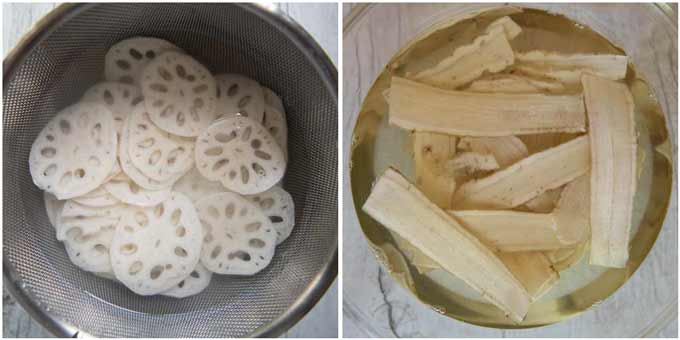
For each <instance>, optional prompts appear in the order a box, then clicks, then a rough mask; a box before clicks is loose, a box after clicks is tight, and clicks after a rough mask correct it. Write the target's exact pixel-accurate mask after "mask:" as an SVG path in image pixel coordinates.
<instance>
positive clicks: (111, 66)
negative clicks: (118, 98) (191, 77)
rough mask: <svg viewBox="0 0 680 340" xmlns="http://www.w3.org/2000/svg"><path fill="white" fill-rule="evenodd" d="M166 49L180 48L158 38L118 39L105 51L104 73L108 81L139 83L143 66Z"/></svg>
mask: <svg viewBox="0 0 680 340" xmlns="http://www.w3.org/2000/svg"><path fill="white" fill-rule="evenodd" d="M166 51H179V52H181V51H182V50H181V49H180V48H179V47H177V46H175V45H173V44H172V43H170V42H168V41H165V40H162V39H158V38H148V37H134V38H130V39H125V40H122V41H119V42H118V43H116V44H115V45H113V46H111V48H110V49H109V51H108V52H106V56H105V57H104V75H105V77H106V79H107V80H109V81H119V82H122V83H127V84H139V78H140V77H141V73H142V71H143V70H144V67H145V66H146V65H147V64H148V63H149V62H150V61H151V60H154V59H156V57H157V56H159V55H160V54H162V53H164V52H166Z"/></svg>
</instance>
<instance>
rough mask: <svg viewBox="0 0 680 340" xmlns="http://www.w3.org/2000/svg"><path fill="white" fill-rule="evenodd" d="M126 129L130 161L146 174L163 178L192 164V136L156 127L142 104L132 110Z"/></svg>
mask: <svg viewBox="0 0 680 340" xmlns="http://www.w3.org/2000/svg"><path fill="white" fill-rule="evenodd" d="M127 129H129V131H128V135H127V136H128V140H127V146H128V149H127V152H128V156H130V161H132V164H133V165H134V166H135V167H136V168H137V169H139V171H141V172H142V173H143V174H144V175H146V176H147V177H149V178H152V179H155V180H157V181H161V182H162V181H167V180H169V179H171V178H173V177H175V178H176V177H177V174H184V173H186V172H187V171H189V169H191V167H193V165H194V140H193V139H190V138H186V137H180V136H175V135H173V134H171V133H168V132H165V131H163V130H161V129H159V128H157V127H156V125H154V123H152V122H151V119H150V118H149V114H148V111H147V109H146V108H145V106H143V105H138V106H137V107H136V108H135V110H134V111H132V113H131V114H130V118H129V122H128V125H127ZM122 151H125V150H122Z"/></svg>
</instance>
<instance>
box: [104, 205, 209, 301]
mask: <svg viewBox="0 0 680 340" xmlns="http://www.w3.org/2000/svg"><path fill="white" fill-rule="evenodd" d="M130 207H131V208H130V209H129V210H128V212H127V213H126V214H124V215H123V216H122V217H121V219H120V222H119V223H118V226H117V227H116V233H115V235H114V237H113V242H112V243H111V265H112V266H113V271H114V273H115V274H116V278H118V280H120V281H121V282H122V283H123V284H125V286H127V287H128V288H130V289H131V290H132V291H133V292H135V293H137V294H140V295H152V294H158V293H161V292H164V291H166V290H168V289H170V288H172V287H174V286H176V285H177V284H179V283H180V282H181V281H182V280H184V279H185V278H186V277H187V276H188V275H189V274H190V273H191V272H192V271H193V270H194V268H196V264H197V263H198V259H199V256H200V251H201V244H202V240H203V229H202V226H201V222H200V221H199V219H198V216H197V214H196V210H195V209H194V206H193V204H192V203H191V201H189V199H188V198H187V197H186V196H184V195H182V194H180V193H177V192H172V193H171V194H170V197H169V198H168V199H167V200H165V201H163V202H162V203H160V204H158V205H156V206H155V207H146V208H141V207H132V206H130Z"/></svg>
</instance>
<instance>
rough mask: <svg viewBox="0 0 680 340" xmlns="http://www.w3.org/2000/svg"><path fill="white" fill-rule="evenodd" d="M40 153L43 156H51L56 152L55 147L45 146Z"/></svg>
mask: <svg viewBox="0 0 680 340" xmlns="http://www.w3.org/2000/svg"><path fill="white" fill-rule="evenodd" d="M40 154H41V155H42V156H43V157H45V158H52V157H54V155H56V154H57V149H55V148H53V147H46V148H43V149H42V150H40Z"/></svg>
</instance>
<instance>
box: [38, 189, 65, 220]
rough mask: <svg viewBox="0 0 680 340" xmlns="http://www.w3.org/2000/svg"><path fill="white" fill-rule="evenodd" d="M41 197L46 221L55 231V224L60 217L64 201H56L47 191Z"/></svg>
mask: <svg viewBox="0 0 680 340" xmlns="http://www.w3.org/2000/svg"><path fill="white" fill-rule="evenodd" d="M43 196H44V198H45V210H46V212H47V219H48V220H49V221H50V224H52V227H54V228H55V229H56V228H57V223H58V222H59V218H60V216H61V210H62V209H64V203H65V202H66V201H60V200H58V199H57V198H56V197H54V195H52V194H50V193H49V192H47V191H45V192H44V195H43Z"/></svg>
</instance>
